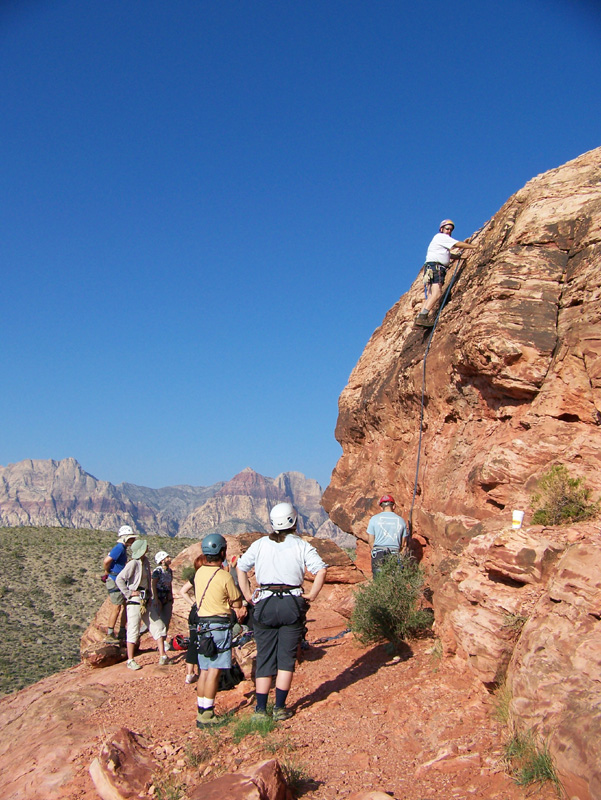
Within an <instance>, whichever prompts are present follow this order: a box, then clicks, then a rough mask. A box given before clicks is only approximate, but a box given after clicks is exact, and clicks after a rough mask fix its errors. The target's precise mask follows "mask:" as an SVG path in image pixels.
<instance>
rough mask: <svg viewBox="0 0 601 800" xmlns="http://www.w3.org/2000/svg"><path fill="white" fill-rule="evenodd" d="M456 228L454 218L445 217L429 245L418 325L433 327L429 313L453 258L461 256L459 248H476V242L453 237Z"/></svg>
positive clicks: (440, 291)
mask: <svg viewBox="0 0 601 800" xmlns="http://www.w3.org/2000/svg"><path fill="white" fill-rule="evenodd" d="M454 228H455V223H454V222H453V220H451V219H443V221H442V222H441V223H440V227H439V229H438V233H437V234H436V235H435V236H434V238H433V239H432V241H431V242H430V244H429V245H428V251H427V253H426V263H425V264H424V286H425V287H426V300H425V302H424V305H423V307H422V310H421V311H420V312H419V314H418V315H417V319H416V320H415V324H416V325H421V326H422V327H424V328H431V327H432V326H433V325H434V321H433V320H431V319H430V318H429V314H430V311H432V309H433V308H434V306H435V304H436V303H437V302H438V299H439V298H440V295H441V294H442V286H443V284H444V279H445V276H446V274H447V269H448V267H449V264H450V263H451V260H452V259H456V258H461V253H460V252H458V251H459V250H475V249H476V245H474V244H470V243H469V242H461V241H459V240H458V239H453V237H452V236H451V234H452V233H453V230H454Z"/></svg>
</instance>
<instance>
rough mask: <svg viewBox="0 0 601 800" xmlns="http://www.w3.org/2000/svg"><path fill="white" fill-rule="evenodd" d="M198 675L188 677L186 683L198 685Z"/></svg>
mask: <svg viewBox="0 0 601 800" xmlns="http://www.w3.org/2000/svg"><path fill="white" fill-rule="evenodd" d="M197 680H198V675H186V683H188V684H189V683H196V681H197Z"/></svg>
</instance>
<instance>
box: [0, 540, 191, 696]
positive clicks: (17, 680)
mask: <svg viewBox="0 0 601 800" xmlns="http://www.w3.org/2000/svg"><path fill="white" fill-rule="evenodd" d="M116 538H117V537H116V534H115V533H107V532H106V531H92V530H75V529H72V528H0V552H1V553H2V574H1V575H0V600H1V603H0V641H1V642H2V647H1V648H0V695H3V694H8V693H9V692H13V691H15V690H17V689H22V688H23V687H24V686H28V685H29V684H31V683H35V682H36V681H39V680H41V679H42V678H45V677H46V676H47V675H52V674H53V673H55V672H58V671H59V670H61V669H65V668H67V667H71V666H73V665H74V664H77V663H78V662H79V640H80V638H81V635H82V634H83V632H84V631H85V629H86V628H87V626H88V625H89V623H90V621H91V620H92V618H93V617H94V615H95V613H96V611H97V610H98V608H99V606H100V605H101V604H102V602H103V601H104V600H105V598H106V588H105V585H104V584H103V583H102V581H101V580H100V576H101V575H102V573H103V568H102V562H103V560H104V558H105V556H106V555H107V554H108V552H109V550H110V549H111V548H112V547H113V545H114V544H115V542H116ZM148 540H149V549H150V551H151V553H155V552H157V550H159V549H163V550H166V551H167V552H168V553H170V554H171V555H176V554H177V553H179V552H180V550H183V549H184V548H185V547H187V546H188V545H190V544H191V540H190V539H177V538H175V539H169V538H167V537H163V536H149V537H148Z"/></svg>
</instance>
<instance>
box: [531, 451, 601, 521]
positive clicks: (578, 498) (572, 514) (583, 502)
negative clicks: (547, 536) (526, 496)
mask: <svg viewBox="0 0 601 800" xmlns="http://www.w3.org/2000/svg"><path fill="white" fill-rule="evenodd" d="M589 496H590V490H589V489H587V488H586V487H585V486H584V485H583V479H582V478H571V477H570V474H569V472H568V470H567V467H565V466H564V465H563V464H555V466H553V467H551V469H550V470H549V471H548V472H545V474H544V475H543V476H542V477H541V479H540V481H539V483H538V491H537V493H536V494H535V495H533V497H532V500H531V503H530V504H531V506H532V508H534V509H535V511H534V514H533V515H532V523H533V524H534V525H568V524H570V523H571V522H581V521H582V520H585V519H589V518H590V517H594V516H595V515H596V514H597V512H598V510H599V509H598V504H597V503H591V502H590V501H589Z"/></svg>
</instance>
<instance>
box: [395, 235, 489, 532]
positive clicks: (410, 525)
mask: <svg viewBox="0 0 601 800" xmlns="http://www.w3.org/2000/svg"><path fill="white" fill-rule="evenodd" d="M487 225H488V222H487V223H485V224H484V225H483V226H482V227H481V228H479V229H478V230H477V231H476V232H475V233H474V234H473V235H472V236H471V237H470V240H471V241H472V242H473V241H474V239H476V237H477V236H479V235H480V233H481V232H482V231H483V230H484V228H486V226H487ZM466 258H467V256H461V257H460V258H458V259H457V263H456V265H455V271H454V272H453V275H452V277H451V280H450V281H449V285H448V287H447V290H446V292H445V293H444V295H443V297H442V300H441V302H440V306H439V307H438V313H437V314H436V318H435V320H434V325H433V326H432V330H431V331H430V336H429V337H428V344H427V345H426V352H425V353H424V361H423V367H422V400H421V407H420V414H419V440H418V443H417V461H416V464H415V481H414V484H413V497H412V498H411V509H410V511H409V519H408V521H407V528H408V530H409V536H411V534H412V528H413V507H414V505H415V497H416V495H417V481H418V478H419V462H420V460H421V454H422V433H423V425H424V398H425V396H426V360H427V358H428V352H429V351H430V345H431V344H432V337H433V336H434V331H435V330H436V325H437V324H438V318H439V317H440V315H441V313H442V310H443V308H444V307H445V305H446V302H447V299H448V297H449V293H450V291H451V289H452V288H453V284H454V283H455V280H456V278H457V275H458V274H459V271H460V267H461V262H462V261H465V259H466Z"/></svg>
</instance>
